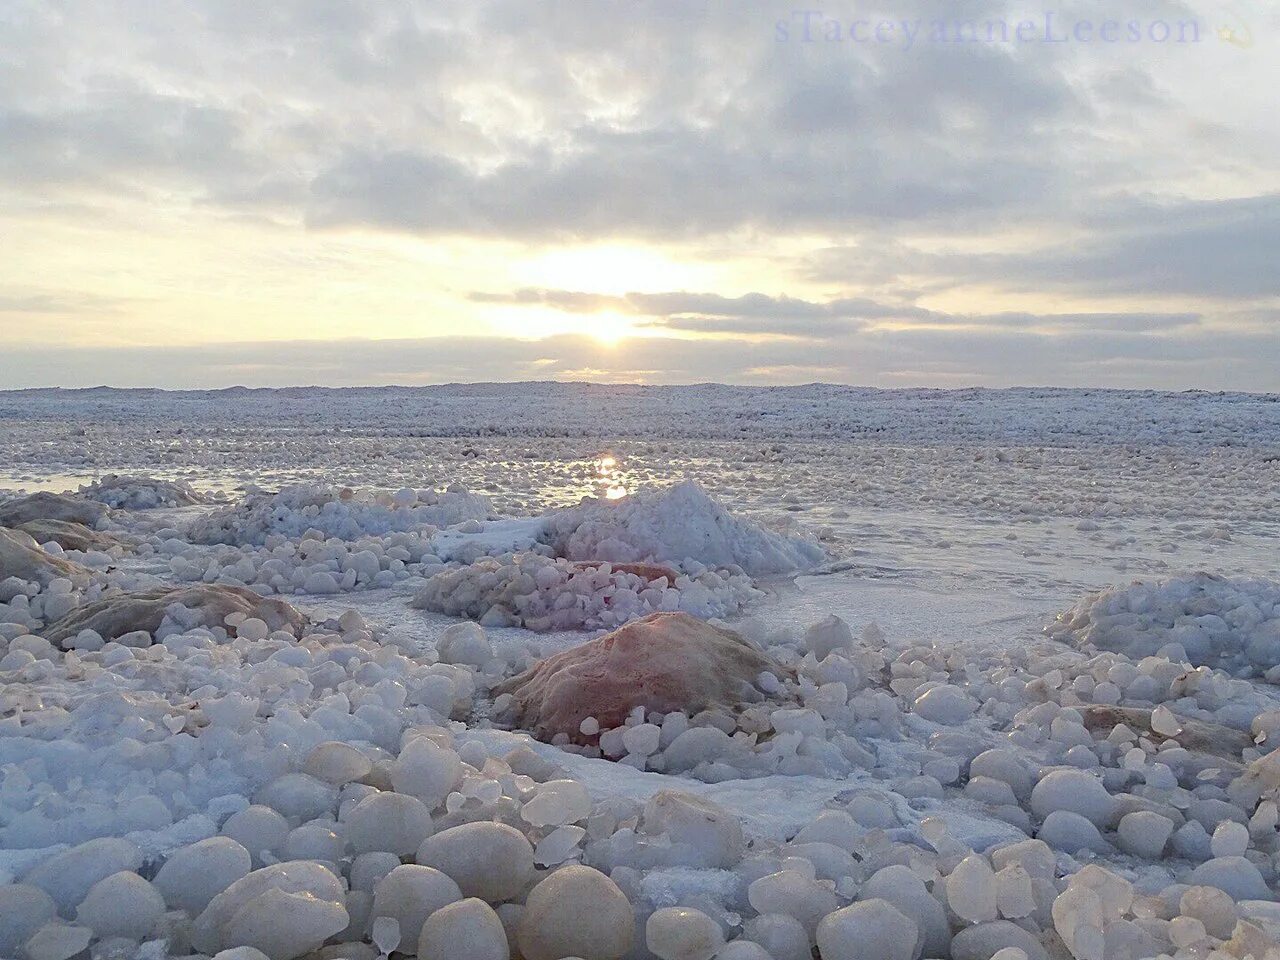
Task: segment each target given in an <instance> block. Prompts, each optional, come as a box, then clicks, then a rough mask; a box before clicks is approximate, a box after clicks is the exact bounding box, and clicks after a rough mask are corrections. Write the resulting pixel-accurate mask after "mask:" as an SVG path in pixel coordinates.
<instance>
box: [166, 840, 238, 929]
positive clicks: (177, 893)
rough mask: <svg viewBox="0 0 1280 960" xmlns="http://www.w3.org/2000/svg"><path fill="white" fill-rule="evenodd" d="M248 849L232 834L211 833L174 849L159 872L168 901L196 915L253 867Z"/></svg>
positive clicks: (171, 905) (175, 907)
mask: <svg viewBox="0 0 1280 960" xmlns="http://www.w3.org/2000/svg"><path fill="white" fill-rule="evenodd" d="M252 867H253V863H252V858H251V857H250V856H249V851H248V850H246V849H245V848H244V847H243V846H242V845H241V844H239V843H237V842H236V841H235V840H232V839H231V838H230V837H209V838H208V839H207V840H201V841H200V842H199V843H193V844H191V845H189V846H186V847H182V848H181V849H179V850H175V851H174V852H173V853H172V854H170V855H169V859H168V860H166V861H165V862H164V866H162V867H161V868H160V872H159V873H157V874H156V879H155V885H156V887H157V889H159V891H160V893H161V894H162V895H163V896H164V900H165V903H167V904H168V905H169V906H170V907H172V908H174V909H175V910H186V911H187V912H188V913H190V914H191V915H192V916H196V915H197V914H199V913H200V911H202V910H203V909H204V908H205V907H207V906H208V905H209V901H210V900H212V899H213V898H214V897H216V896H217V895H218V894H220V893H221V892H222V891H223V890H225V889H227V887H229V886H231V884H233V883H235V882H236V881H237V880H239V879H240V878H241V877H244V876H247V875H248V873H249V871H250V870H251V869H252Z"/></svg>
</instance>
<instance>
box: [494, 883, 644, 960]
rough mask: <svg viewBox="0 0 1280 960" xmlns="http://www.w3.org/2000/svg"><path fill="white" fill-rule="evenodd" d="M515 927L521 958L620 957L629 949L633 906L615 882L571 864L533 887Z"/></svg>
mask: <svg viewBox="0 0 1280 960" xmlns="http://www.w3.org/2000/svg"><path fill="white" fill-rule="evenodd" d="M517 930H518V932H517V940H518V943H519V947H520V952H521V953H523V954H524V957H525V960H561V958H565V957H581V958H582V960H620V958H622V957H623V956H625V955H626V953H627V952H628V951H629V950H630V949H631V944H632V940H633V938H634V936H635V912H634V911H633V910H632V907H631V903H630V902H629V901H628V900H627V898H626V895H625V894H623V892H622V891H621V890H620V889H619V888H618V885H617V884H616V883H614V882H613V881H612V880H610V879H609V878H608V877H607V876H605V875H604V874H603V873H601V872H600V871H599V870H594V869H592V868H591V867H585V866H580V865H576V864H575V865H572V866H568V867H561V868H560V869H558V870H556V871H555V872H553V873H552V874H551V875H550V876H548V877H547V878H546V879H544V880H542V881H541V882H540V883H539V884H538V885H537V886H536V887H534V888H533V891H532V892H531V893H530V894H529V898H528V900H527V901H526V903H525V909H524V912H523V913H522V914H521V915H520V920H519V923H518V927H517Z"/></svg>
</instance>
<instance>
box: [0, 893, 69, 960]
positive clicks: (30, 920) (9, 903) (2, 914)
mask: <svg viewBox="0 0 1280 960" xmlns="http://www.w3.org/2000/svg"><path fill="white" fill-rule="evenodd" d="M57 913H58V905H57V904H56V903H55V902H54V900H53V897H51V896H49V894H47V893H45V892H44V891H43V890H41V889H40V888H39V887H33V886H30V885H29V884H25V883H11V884H0V921H3V922H0V957H16V956H17V955H18V948H19V947H21V946H22V944H23V943H24V942H25V941H26V940H27V938H28V937H30V936H31V935H32V934H34V933H35V932H36V931H37V930H39V929H40V928H41V927H42V926H44V925H45V923H46V922H47V921H49V920H52V919H53V918H54V917H55V916H56V915H57Z"/></svg>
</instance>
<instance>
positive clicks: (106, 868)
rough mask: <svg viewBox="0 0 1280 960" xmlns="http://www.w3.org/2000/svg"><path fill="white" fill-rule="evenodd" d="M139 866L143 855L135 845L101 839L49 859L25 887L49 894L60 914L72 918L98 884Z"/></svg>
mask: <svg viewBox="0 0 1280 960" xmlns="http://www.w3.org/2000/svg"><path fill="white" fill-rule="evenodd" d="M140 866H142V851H141V850H139V849H138V848H137V847H136V846H135V845H134V844H132V843H130V842H129V841H128V840H120V839H117V838H115V837H101V838H99V839H97V840H87V841H85V842H84V843H82V844H80V845H79V846H75V847H72V848H71V849H70V850H64V851H63V852H62V853H59V854H56V855H55V856H52V857H50V858H49V859H48V860H46V861H44V863H42V864H40V865H39V866H37V867H36V868H35V869H33V870H31V871H30V872H29V873H28V874H27V875H26V876H25V877H23V883H26V884H30V885H31V886H33V887H39V888H40V889H41V890H43V891H44V892H45V893H47V894H49V896H51V897H53V899H54V901H55V902H56V903H57V904H58V911H59V912H60V913H61V914H62V915H63V916H64V917H69V916H70V915H71V912H72V910H73V909H74V908H75V907H77V906H79V904H80V901H81V900H83V899H84V898H85V894H87V893H88V892H89V888H90V887H92V886H93V885H94V884H95V883H97V882H98V881H99V880H103V879H105V878H106V877H109V876H111V875H112V874H113V873H119V872H120V871H121V870H137V869H138V868H139V867H140Z"/></svg>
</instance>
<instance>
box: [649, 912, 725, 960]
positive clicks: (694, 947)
mask: <svg viewBox="0 0 1280 960" xmlns="http://www.w3.org/2000/svg"><path fill="white" fill-rule="evenodd" d="M644 933H645V945H646V946H647V947H648V948H649V952H650V953H652V954H653V955H654V956H656V957H658V958H659V960H712V957H714V956H715V955H716V952H717V951H718V950H719V949H720V947H721V946H722V945H723V944H724V933H723V932H722V931H721V929H720V924H718V923H716V922H715V921H714V920H712V919H711V918H710V917H709V916H707V915H706V914H705V913H703V912H702V911H701V910H694V909H691V908H689V907H663V908H662V909H659V910H655V911H654V912H653V913H651V914H650V915H649V919H648V920H647V921H645V927H644Z"/></svg>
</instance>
